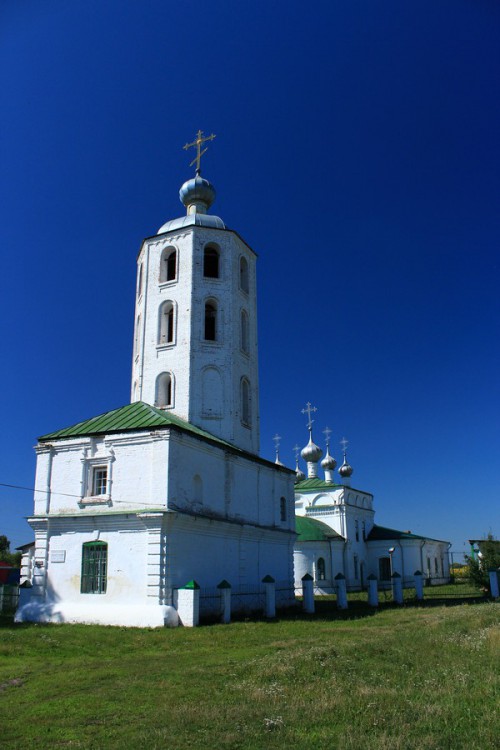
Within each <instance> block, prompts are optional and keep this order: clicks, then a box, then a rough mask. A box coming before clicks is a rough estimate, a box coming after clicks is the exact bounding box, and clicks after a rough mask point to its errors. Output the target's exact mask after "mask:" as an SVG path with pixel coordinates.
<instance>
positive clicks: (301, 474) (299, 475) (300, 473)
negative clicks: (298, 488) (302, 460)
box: [295, 459, 306, 484]
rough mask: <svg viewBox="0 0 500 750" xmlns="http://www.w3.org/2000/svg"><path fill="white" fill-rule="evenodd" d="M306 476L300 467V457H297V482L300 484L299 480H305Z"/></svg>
mask: <svg viewBox="0 0 500 750" xmlns="http://www.w3.org/2000/svg"><path fill="white" fill-rule="evenodd" d="M305 478H306V475H305V474H304V472H303V471H302V469H301V468H300V466H299V459H297V463H296V464H295V484H298V483H299V482H303V481H304V479H305Z"/></svg>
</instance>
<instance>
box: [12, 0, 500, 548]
mask: <svg viewBox="0 0 500 750" xmlns="http://www.w3.org/2000/svg"><path fill="white" fill-rule="evenodd" d="M499 28H500V4H499V3H498V2H496V0H490V1H487V0H484V1H483V0H482V1H481V2H471V0H467V1H465V0H441V2H439V3H436V2H435V0H427V1H426V0H421V2H418V3H403V2H401V0H383V1H382V0H379V1H377V0H349V1H347V0H343V1H342V2H340V1H339V0H328V1H325V2H323V1H321V0H320V1H317V2H315V3H313V4H309V5H308V4H307V3H303V2H298V0H293V1H291V0H288V1H287V2H279V1H278V0H277V1H276V2H268V0H265V1H264V0H252V2H234V0H216V1H215V2H212V3H207V2H197V1H196V0H183V2H165V0H142V1H141V2H139V1H138V0H137V2H132V0H107V2H101V1H97V0H83V1H80V0H71V2H68V1H67V0H45V1H44V2H43V3H42V2H39V0H3V2H2V4H1V7H0V29H1V31H0V34H1V44H0V76H1V78H0V82H1V88H0V90H1V92H2V94H1V95H2V104H3V106H2V117H1V120H0V130H1V146H0V148H1V164H2V169H1V174H0V181H1V182H0V190H1V195H0V198H1V205H2V209H3V210H2V214H3V215H2V221H1V223H0V235H1V238H0V239H1V245H0V246H1V248H2V252H3V257H4V261H3V272H2V275H1V280H2V292H1V295H0V305H1V318H0V319H1V322H2V342H3V346H2V394H3V398H2V402H3V403H2V409H1V422H2V430H1V432H0V438H1V443H2V444H1V451H0V481H1V482H6V483H11V484H19V485H25V486H28V487H32V486H33V481H34V466H35V456H34V452H33V450H32V446H33V445H34V444H35V441H36V437H37V436H38V435H40V434H43V433H45V432H49V431H52V430H55V429H58V428H62V427H65V426H68V425H70V424H73V423H75V422H78V421H81V420H82V419H86V418H88V417H90V416H94V415H96V414H99V413H101V412H103V411H107V410H109V409H112V408H115V407H118V406H121V405H123V404H125V403H128V400H129V391H130V370H131V350H132V328H133V316H134V285H135V258H136V254H137V251H138V249H139V247H140V243H141V240H142V238H144V237H146V236H150V235H151V234H154V233H155V232H156V231H157V229H158V227H159V226H160V225H161V224H162V223H164V222H165V221H166V220H167V219H169V218H173V217H176V216H179V215H181V214H182V213H183V207H182V206H181V205H180V203H179V201H178V189H179V187H180V185H181V183H182V182H183V181H184V180H185V179H187V178H188V177H189V176H191V174H192V170H190V169H189V167H188V163H189V156H188V155H187V154H186V152H185V151H183V150H182V146H183V144H184V143H185V142H186V141H188V140H192V138H193V137H194V134H195V132H196V131H197V130H198V128H201V129H203V130H205V132H207V133H209V132H214V133H216V134H217V139H216V140H215V141H214V143H213V144H212V145H211V148H210V151H209V154H208V155H207V157H206V159H205V167H204V174H205V176H207V177H208V178H209V179H210V180H211V181H212V182H213V183H214V185H215V186H216V188H217V191H218V197H217V201H216V203H215V205H214V206H213V209H212V212H213V213H216V214H218V215H220V216H221V217H222V218H223V219H224V221H225V222H226V224H227V225H228V226H230V227H231V228H234V229H236V230H237V231H238V232H239V233H240V234H241V235H242V236H243V237H244V238H245V239H246V240H247V242H248V243H249V244H250V245H251V246H252V247H253V248H254V249H255V250H256V252H257V253H258V254H259V264H258V274H259V333H260V339H259V343H260V370H261V375H260V388H261V399H260V406H261V446H262V454H263V455H264V456H266V457H268V458H272V457H273V443H272V436H273V435H274V434H275V432H279V434H280V435H282V437H283V441H282V449H281V457H282V460H284V461H285V462H286V463H290V464H292V463H293V454H292V446H293V445H294V444H295V443H296V442H298V443H299V444H300V445H304V444H305V441H306V439H307V431H306V429H305V419H304V417H303V415H302V414H301V413H300V410H301V408H302V407H303V406H304V404H305V402H306V401H308V400H310V401H311V402H312V403H313V404H315V405H316V406H317V407H318V413H317V419H316V422H315V438H316V442H319V439H320V438H322V435H321V430H323V429H324V427H325V426H326V425H329V426H330V427H331V428H332V430H333V436H332V441H333V447H334V453H335V455H336V457H337V459H339V458H340V450H339V446H338V441H339V440H340V438H341V437H342V436H343V435H346V436H347V438H348V439H349V440H350V447H349V459H350V462H351V464H352V465H353V467H354V475H353V484H354V485H355V486H357V487H359V488H360V489H365V490H368V491H371V492H373V493H374V495H375V502H376V508H377V516H376V520H377V521H378V523H380V524H382V525H388V526H393V527H395V528H401V529H411V530H412V531H413V532H415V533H426V534H428V535H430V536H434V537H437V538H443V539H450V540H451V541H452V542H453V546H454V549H456V550H458V551H461V550H463V549H464V546H463V543H464V541H465V540H466V539H468V538H478V537H480V536H482V535H483V534H485V533H487V532H488V531H489V530H490V529H491V530H492V531H493V533H495V534H498V532H499V523H498V521H499V511H498V508H499V484H500V482H499V478H500V477H499V475H500V460H499V447H500V440H499V406H500V386H499V383H500V354H499V347H498V339H499V335H498V334H499V322H500V295H499V260H498V259H499V249H498V248H499V239H500V220H499V211H498V208H499V197H500V178H499V174H500V169H499V167H500V147H499V143H500V138H499V133H500V104H499V102H500V97H499V90H498V89H499V85H498V82H499V74H500V45H499V44H498V31H499ZM0 503H1V509H2V514H1V517H0V533H5V534H7V535H8V536H9V537H10V539H11V541H12V542H13V545H17V544H21V543H24V542H27V541H30V540H31V538H32V531H31V529H30V528H29V526H28V525H27V524H26V522H25V521H24V520H23V517H24V516H26V515H29V514H30V512H31V511H32V496H31V495H30V493H29V492H22V491H15V490H8V489H5V488H0Z"/></svg>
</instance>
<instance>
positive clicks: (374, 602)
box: [366, 573, 378, 607]
mask: <svg viewBox="0 0 500 750" xmlns="http://www.w3.org/2000/svg"><path fill="white" fill-rule="evenodd" d="M366 580H367V581H368V604H369V605H370V607H378V581H377V576H375V575H373V573H370V575H369V576H368V578H367V579H366Z"/></svg>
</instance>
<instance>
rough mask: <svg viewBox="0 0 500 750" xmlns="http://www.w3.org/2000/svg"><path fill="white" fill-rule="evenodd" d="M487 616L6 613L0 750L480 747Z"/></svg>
mask: <svg viewBox="0 0 500 750" xmlns="http://www.w3.org/2000/svg"><path fill="white" fill-rule="evenodd" d="M499 615H500V604H492V603H481V604H470V605H467V604H461V605H459V606H451V607H441V606H436V607H422V608H413V607H411V608H410V607H405V608H402V609H393V608H390V609H384V610H382V611H379V612H376V613H370V614H369V613H368V611H367V610H364V609H363V608H361V609H360V610H357V611H356V612H354V611H349V612H347V613H328V614H325V615H321V614H320V615H316V616H314V617H312V618H307V617H305V616H304V617H297V618H289V619H281V620H280V621H277V622H272V623H266V622H239V623H233V624H231V625H226V626H224V625H214V626H207V627H201V628H197V629H191V630H190V629H187V628H178V629H176V630H166V629H165V630H137V629H128V628H105V627H98V626H83V625H17V626H15V625H12V624H11V622H9V621H8V620H6V619H4V621H3V623H2V627H0V654H1V656H0V747H2V748H4V747H5V748H9V749H11V750H16V749H17V748H23V750H24V748H26V747H29V748H34V749H35V750H36V749H37V748H59V747H73V748H96V750H97V749H100V748H128V750H134V749H135V748H141V749H142V748H145V749H146V748H147V750H156V748H158V749H160V748H161V749H162V750H164V748H177V749H179V750H183V748H207V749H210V750H211V749H212V748H217V749H218V748H290V747H292V746H293V747H294V748H298V749H299V750H301V749H302V748H304V749H307V750H308V749H309V748H311V750H312V749H313V748H314V749H315V750H318V748H319V749H323V748H325V749H327V748H328V749H330V748H343V749H344V748H347V749H351V750H361V749H363V750H364V749H365V748H368V749H372V748H374V749H375V748H376V749H377V750H382V749H383V750H397V749H398V748H405V749H406V748H415V750H417V749H418V750H425V749H426V748H436V750H444V749H446V748H449V749H450V750H459V749H460V748H467V750H472V749H474V748H478V750H479V748H480V749H481V750H488V749H489V748H493V747H495V746H496V740H495V737H496V738H497V739H498V737H499V736H500V727H499V725H498V723H496V724H495V715H494V711H495V700H496V701H497V707H498V697H499V691H498V687H499V685H498V683H499V677H498V675H499V663H498V661H499V660H498V656H499V652H500V627H499ZM495 691H496V692H495ZM495 696H496V698H495ZM496 721H497V722H498V719H496Z"/></svg>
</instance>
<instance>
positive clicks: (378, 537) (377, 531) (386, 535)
mask: <svg viewBox="0 0 500 750" xmlns="http://www.w3.org/2000/svg"><path fill="white" fill-rule="evenodd" d="M393 539H420V540H425V541H428V542H442V541H443V540H442V539H431V538H430V537H428V536H420V535H419V534H412V533H411V531H398V530H397V529H388V528H387V527H385V526H377V525H376V524H375V525H374V526H373V528H372V530H371V531H370V533H369V534H368V536H367V538H366V540H367V541H368V542H390V541H392V540H393ZM444 544H447V542H444Z"/></svg>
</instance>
